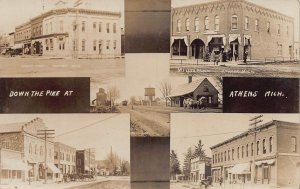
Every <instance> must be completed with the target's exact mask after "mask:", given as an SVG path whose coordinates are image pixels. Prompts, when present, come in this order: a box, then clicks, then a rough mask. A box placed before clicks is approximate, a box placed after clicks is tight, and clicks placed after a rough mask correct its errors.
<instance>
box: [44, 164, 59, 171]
mask: <svg viewBox="0 0 300 189" xmlns="http://www.w3.org/2000/svg"><path fill="white" fill-rule="evenodd" d="M47 168H48V171H49V172H50V173H61V172H60V170H59V169H58V168H57V167H56V166H55V165H54V164H53V163H47Z"/></svg>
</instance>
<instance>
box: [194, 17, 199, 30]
mask: <svg viewBox="0 0 300 189" xmlns="http://www.w3.org/2000/svg"><path fill="white" fill-rule="evenodd" d="M194 26H195V28H194V29H195V32H198V31H199V30H200V28H199V18H195V23H194Z"/></svg>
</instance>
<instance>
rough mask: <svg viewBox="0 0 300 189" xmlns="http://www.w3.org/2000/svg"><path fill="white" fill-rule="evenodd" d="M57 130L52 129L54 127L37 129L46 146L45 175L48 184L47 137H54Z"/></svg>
mask: <svg viewBox="0 0 300 189" xmlns="http://www.w3.org/2000/svg"><path fill="white" fill-rule="evenodd" d="M54 132H55V130H52V129H47V128H46V129H43V130H38V131H37V135H38V136H39V138H41V139H43V140H44V148H45V153H44V155H45V159H44V165H45V167H44V176H45V183H44V184H47V169H48V168H47V139H51V138H54V137H53V135H54V134H55V133H54Z"/></svg>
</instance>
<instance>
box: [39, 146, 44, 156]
mask: <svg viewBox="0 0 300 189" xmlns="http://www.w3.org/2000/svg"><path fill="white" fill-rule="evenodd" d="M43 155H44V151H43V146H40V156H43Z"/></svg>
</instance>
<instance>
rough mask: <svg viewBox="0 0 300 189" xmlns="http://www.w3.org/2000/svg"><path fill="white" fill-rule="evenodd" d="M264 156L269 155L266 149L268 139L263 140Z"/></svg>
mask: <svg viewBox="0 0 300 189" xmlns="http://www.w3.org/2000/svg"><path fill="white" fill-rule="evenodd" d="M262 150H263V154H265V153H267V148H266V139H263V149H262Z"/></svg>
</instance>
